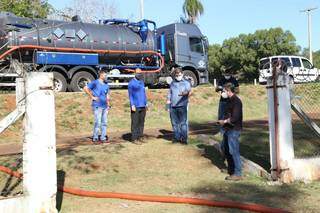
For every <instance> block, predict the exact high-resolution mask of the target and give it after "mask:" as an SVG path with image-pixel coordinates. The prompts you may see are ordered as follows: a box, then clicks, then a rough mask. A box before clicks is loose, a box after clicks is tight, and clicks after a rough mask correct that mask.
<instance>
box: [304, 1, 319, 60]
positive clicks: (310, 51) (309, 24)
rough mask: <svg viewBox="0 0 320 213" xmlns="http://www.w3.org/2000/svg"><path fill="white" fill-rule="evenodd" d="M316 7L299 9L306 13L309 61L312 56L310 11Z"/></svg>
mask: <svg viewBox="0 0 320 213" xmlns="http://www.w3.org/2000/svg"><path fill="white" fill-rule="evenodd" d="M316 9H318V8H317V7H314V8H307V9H305V10H301V11H300V12H303V13H307V15H308V43H309V60H310V62H311V63H313V57H312V35H311V34H312V32H311V31H312V29H311V27H312V24H311V21H312V18H311V11H313V10H316Z"/></svg>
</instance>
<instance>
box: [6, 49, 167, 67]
mask: <svg viewBox="0 0 320 213" xmlns="http://www.w3.org/2000/svg"><path fill="white" fill-rule="evenodd" d="M9 48H10V49H9V50H7V51H6V52H4V53H3V54H1V55H0V60H1V59H3V58H4V57H6V56H7V55H9V54H11V53H12V52H14V51H16V50H18V49H40V50H49V51H61V52H82V53H101V54H107V53H118V54H153V55H157V56H159V57H160V59H161V61H160V64H161V65H160V68H159V69H157V70H143V71H141V72H148V73H152V72H160V71H161V69H162V68H163V66H164V58H163V57H162V55H161V54H160V53H158V52H155V51H150V50H144V51H130V50H93V49H81V48H69V47H48V46H39V45H19V46H9ZM130 71H131V70H130Z"/></svg>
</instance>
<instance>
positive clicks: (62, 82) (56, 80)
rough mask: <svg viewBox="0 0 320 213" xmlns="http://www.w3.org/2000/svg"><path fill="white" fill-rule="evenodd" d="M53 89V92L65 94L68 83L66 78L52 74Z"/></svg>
mask: <svg viewBox="0 0 320 213" xmlns="http://www.w3.org/2000/svg"><path fill="white" fill-rule="evenodd" d="M53 87H54V91H55V92H66V91H67V88H68V83H67V80H66V78H65V77H64V76H63V75H62V74H61V73H59V72H53Z"/></svg>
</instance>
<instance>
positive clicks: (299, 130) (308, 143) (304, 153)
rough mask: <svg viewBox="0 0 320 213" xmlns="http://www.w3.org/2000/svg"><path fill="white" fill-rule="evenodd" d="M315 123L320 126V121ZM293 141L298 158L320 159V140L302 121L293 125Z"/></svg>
mask: <svg viewBox="0 0 320 213" xmlns="http://www.w3.org/2000/svg"><path fill="white" fill-rule="evenodd" d="M314 121H315V122H316V123H318V124H320V120H314ZM293 141H294V143H293V145H294V151H295V156H296V157H298V158H306V157H319V155H320V138H319V137H318V136H316V134H315V133H314V132H313V131H312V130H311V129H310V128H309V127H308V126H307V125H306V124H305V123H303V122H302V121H295V122H294V124H293Z"/></svg>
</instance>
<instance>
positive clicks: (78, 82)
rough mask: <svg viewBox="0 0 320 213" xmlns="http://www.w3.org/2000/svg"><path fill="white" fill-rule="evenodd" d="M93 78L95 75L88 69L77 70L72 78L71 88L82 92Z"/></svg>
mask: <svg viewBox="0 0 320 213" xmlns="http://www.w3.org/2000/svg"><path fill="white" fill-rule="evenodd" d="M93 80H94V77H93V75H91V74H90V73H88V72H86V71H80V72H77V73H76V74H75V75H74V76H73V77H72V79H71V83H70V88H71V90H72V91H73V92H81V91H83V88H84V87H85V86H87V84H88V83H89V82H91V81H93Z"/></svg>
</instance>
